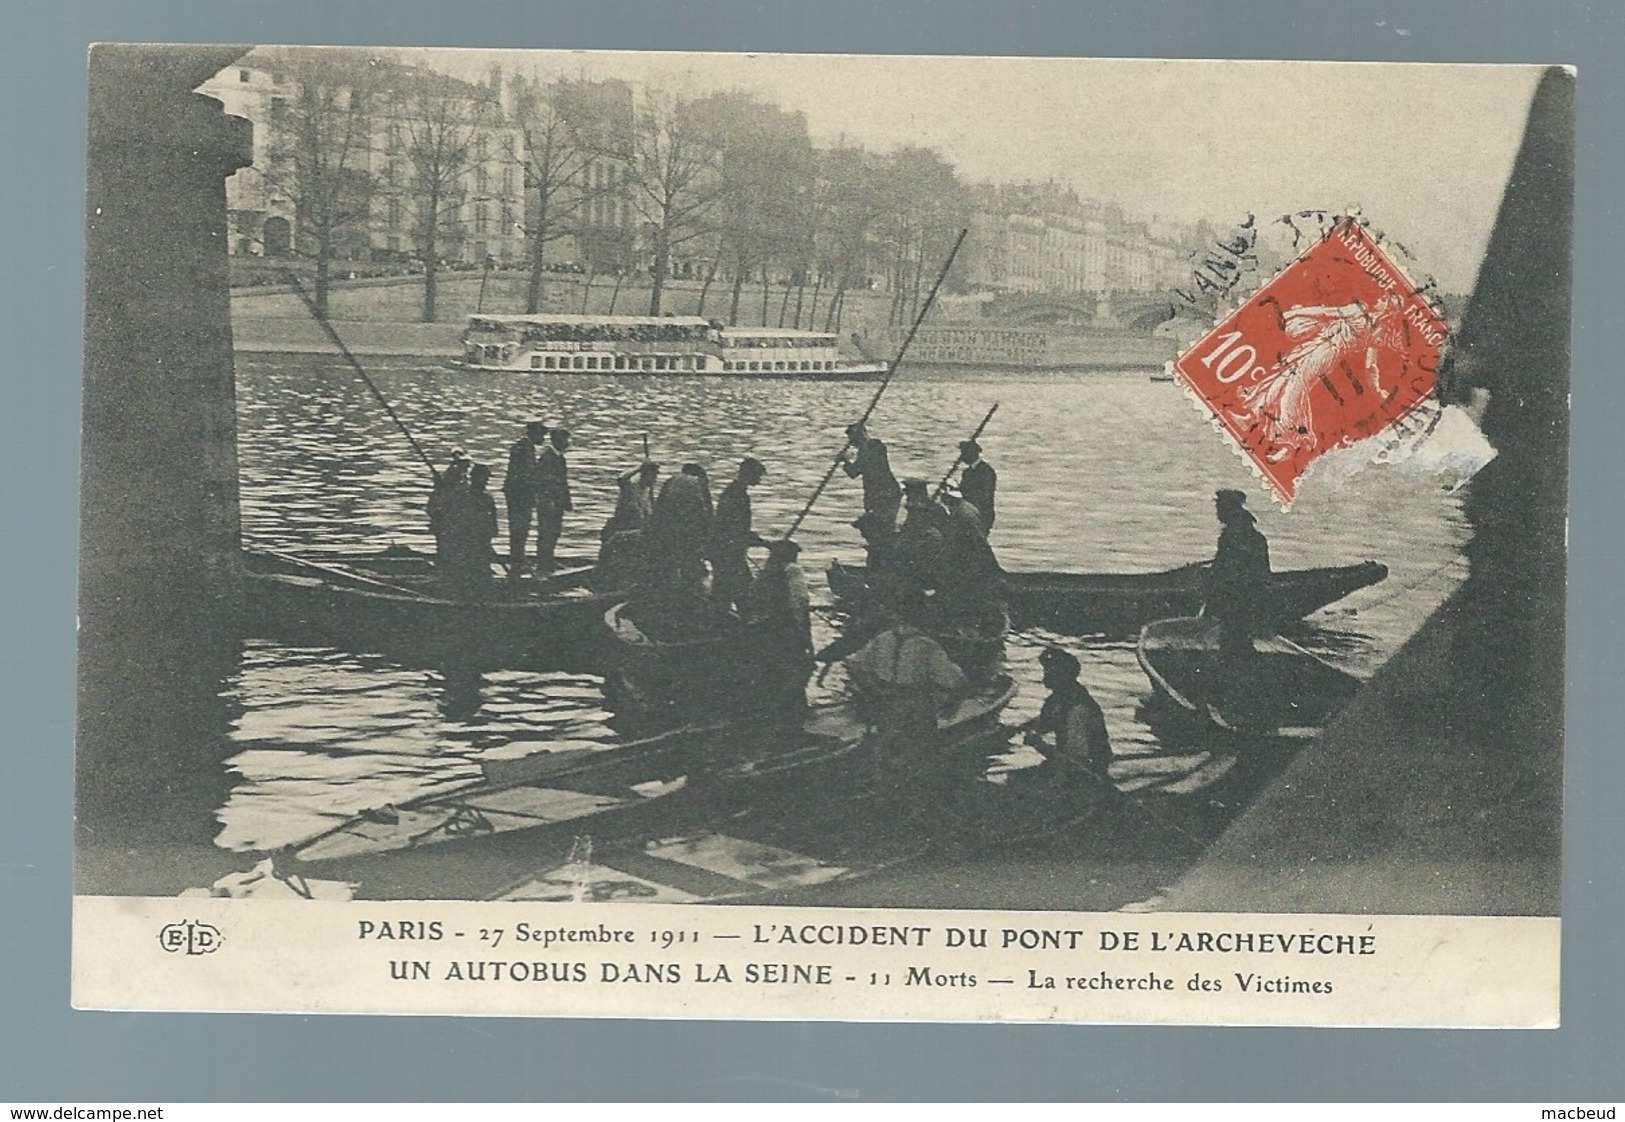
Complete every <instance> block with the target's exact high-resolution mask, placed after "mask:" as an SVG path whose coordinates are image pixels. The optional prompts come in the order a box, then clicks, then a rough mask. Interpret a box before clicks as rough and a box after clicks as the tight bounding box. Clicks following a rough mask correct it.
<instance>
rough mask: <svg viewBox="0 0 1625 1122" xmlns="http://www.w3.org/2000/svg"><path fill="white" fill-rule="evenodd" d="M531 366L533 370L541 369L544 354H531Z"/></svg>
mask: <svg viewBox="0 0 1625 1122" xmlns="http://www.w3.org/2000/svg"><path fill="white" fill-rule="evenodd" d="M530 368H531V369H532V370H540V369H541V368H542V356H541V355H531V356H530Z"/></svg>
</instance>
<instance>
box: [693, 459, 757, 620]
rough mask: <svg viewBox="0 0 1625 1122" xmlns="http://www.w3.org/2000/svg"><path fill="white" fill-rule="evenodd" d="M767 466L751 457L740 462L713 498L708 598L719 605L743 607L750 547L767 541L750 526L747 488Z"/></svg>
mask: <svg viewBox="0 0 1625 1122" xmlns="http://www.w3.org/2000/svg"><path fill="white" fill-rule="evenodd" d="M766 474H767V468H766V467H764V466H763V465H762V461H761V460H758V459H757V458H756V457H755V456H746V457H745V458H744V459H743V460H741V461H740V464H739V471H738V473H737V474H735V476H734V478H733V482H731V483H729V484H728V485H727V486H726V487H724V488H723V489H722V494H721V495H719V496H718V497H717V509H716V518H715V520H714V522H713V523H712V527H711V542H710V548H709V550H708V551H707V552H708V554H709V556H710V560H711V600H712V602H713V603H714V604H716V605H717V607H719V608H734V607H738V608H744V607H745V606H746V602H747V600H748V599H749V597H750V584H751V575H750V560H749V558H748V556H747V553H748V551H749V550H750V548H751V546H758V545H759V546H765V545H766V544H767V541H766V539H764V538H763V537H762V536H761V535H760V534H758V533H756V532H755V531H754V530H752V529H751V512H750V489H751V488H752V487H754V486H755V485H756V484H758V483H760V482H761V481H762V477H763V476H765V475H766Z"/></svg>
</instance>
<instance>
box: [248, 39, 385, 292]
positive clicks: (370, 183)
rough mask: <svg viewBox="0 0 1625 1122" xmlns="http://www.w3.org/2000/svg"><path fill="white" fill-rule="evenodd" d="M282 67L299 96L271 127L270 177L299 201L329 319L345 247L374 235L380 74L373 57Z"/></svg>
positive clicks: (336, 56) (315, 59)
mask: <svg viewBox="0 0 1625 1122" xmlns="http://www.w3.org/2000/svg"><path fill="white" fill-rule="evenodd" d="M279 65H281V66H282V67H284V68H285V71H286V73H287V74H288V76H289V78H290V79H291V88H292V93H293V96H292V97H291V98H289V99H287V100H285V101H283V102H282V103H281V105H280V106H279V107H278V108H276V109H274V110H273V114H272V116H271V119H270V121H269V122H268V125H269V128H268V133H269V137H268V142H267V156H268V159H267V161H266V165H267V172H266V177H267V179H268V180H270V181H271V182H272V183H273V184H274V185H275V186H277V187H279V188H280V189H281V190H282V192H283V193H284V194H286V195H287V196H288V198H289V199H290V200H292V202H293V205H294V215H295V217H296V219H297V223H298V242H299V247H300V250H301V252H303V253H306V254H308V255H309V256H310V257H312V258H313V259H314V261H315V285H314V288H315V295H314V299H315V302H316V307H317V308H318V309H319V310H320V311H321V312H322V313H323V314H324V315H325V314H326V312H327V296H328V274H329V267H330V265H329V263H330V262H331V261H332V260H333V257H334V254H335V252H336V251H337V250H338V249H339V248H340V246H341V244H343V243H344V242H347V241H350V242H354V241H360V242H361V243H363V244H364V243H365V239H366V236H367V229H366V223H367V219H368V217H369V212H370V209H371V206H372V197H373V191H374V188H375V186H376V184H375V182H374V179H373V175H372V172H371V169H370V167H369V163H370V158H371V148H372V144H371V120H370V113H371V111H372V107H373V101H374V96H375V94H376V92H377V89H376V87H377V81H376V75H375V72H374V68H373V67H372V66H371V65H369V60H368V59H367V58H365V57H364V56H360V55H356V54H353V53H350V52H340V51H312V52H303V51H302V52H296V53H295V52H289V53H288V54H286V55H284V56H281V59H280V61H279Z"/></svg>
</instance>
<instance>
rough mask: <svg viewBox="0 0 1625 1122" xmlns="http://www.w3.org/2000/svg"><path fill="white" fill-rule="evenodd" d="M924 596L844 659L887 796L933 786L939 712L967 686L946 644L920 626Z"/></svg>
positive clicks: (906, 602)
mask: <svg viewBox="0 0 1625 1122" xmlns="http://www.w3.org/2000/svg"><path fill="white" fill-rule="evenodd" d="M923 601H924V598H923V597H921V596H906V597H905V598H904V599H903V601H902V603H901V604H900V605H899V611H898V614H897V616H896V617H895V619H894V621H893V622H892V624H891V626H890V627H888V628H886V629H885V630H884V631H882V632H880V634H878V635H876V636H875V637H874V638H873V639H870V640H869V642H868V643H866V644H864V647H863V649H862V650H860V651H858V652H857V653H856V654H854V655H852V656H851V657H850V658H848V659H847V660H846V667H847V671H848V673H850V674H851V675H852V681H853V684H854V685H855V686H856V687H857V689H858V691H859V696H860V698H861V700H862V702H863V706H864V709H865V713H866V716H867V717H868V719H869V722H870V725H871V727H872V728H873V729H874V736H873V738H872V739H871V742H870V743H871V749H872V751H873V753H874V762H875V770H876V778H877V781H878V784H879V788H880V791H881V793H882V794H883V795H895V794H900V793H901V792H903V791H905V790H908V789H914V788H917V787H918V785H919V784H920V782H921V781H924V782H926V783H927V784H929V782H930V780H931V779H932V778H933V777H935V776H936V775H937V774H938V772H939V770H940V769H939V768H938V764H939V762H940V761H939V760H938V759H937V757H936V745H937V713H938V712H939V711H940V710H941V709H942V708H943V706H944V705H946V704H947V703H949V702H951V701H953V700H954V699H955V698H956V697H958V696H960V695H961V694H962V693H963V692H964V691H965V689H966V688H967V687H968V685H969V681H968V679H967V678H966V677H965V672H964V671H963V670H961V669H960V668H959V667H958V666H957V665H956V664H955V663H954V661H953V660H952V659H951V658H949V657H948V653H947V652H946V651H945V650H943V649H942V644H940V643H938V642H937V641H936V640H935V639H933V638H931V636H930V635H927V634H926V633H925V631H923V630H922V629H921V627H920V617H921V615H922V614H923V612H924V607H925V606H924V602H923Z"/></svg>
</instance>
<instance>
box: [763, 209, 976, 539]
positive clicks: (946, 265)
mask: <svg viewBox="0 0 1625 1122" xmlns="http://www.w3.org/2000/svg"><path fill="white" fill-rule="evenodd" d="M968 233H970V230H969V229H962V230H960V231H959V236H958V237H957V238H955V239H954V247H953V248H952V249H950V250H949V251H948V259H947V260H946V261H944V262H943V263H942V271H941V272H940V273H938V274H937V282H936V283H935V284H933V285H932V286H931V294H930V295H929V296H927V297H926V298H925V303H924V304H923V305H921V307H920V314H919V315H917V316H915V317H914V325H913V326H912V327H910V328H909V329H908V334H907V335H906V336H905V337H904V338H903V345H902V346H901V347H899V348H897V357H896V358H894V359H892V362H891V368H890V369H888V370H887V371H886V377H885V378H884V379H882V381H881V383H880V388H879V389H877V390H875V395H874V396H873V397H871V398H870V399H869V407H868V408H867V409H865V410H864V411H863V416H861V417H859V418H858V420H857V423H858V424H859V425H862V424H867V423H868V421H869V418H870V417H871V416H873V415H874V411H875V407H876V406H877V405H879V404H880V398H881V395H883V394H884V393H885V392H886V387H887V386H889V385H891V380H892V379H893V378H894V377H896V375H897V370H898V367H900V366H902V365H903V356H904V355H906V354H908V348H909V344H911V343H913V342H914V336H915V335H917V334H918V333H919V330H920V325H921V324H923V323H924V322H925V317H926V316H928V315H930V314H931V305H932V304H934V303H936V300H937V292H938V290H940V289H941V288H942V282H943V281H945V280H947V279H948V270H949V269H952V268H953V266H954V258H955V257H956V256H958V255H959V247H960V246H962V245H964V244H965V235H966V234H968ZM850 447H852V438H851V437H850V436H848V437H847V439H846V443H845V444H843V445H841V450H840V451H839V452H837V453H835V459H834V461H833V462H832V463H831V464H830V465H829V470H828V471H826V472H825V473H824V478H823V479H820V480H819V481H818V486H817V487H816V488H815V489H814V490H813V493H812V498H810V499H808V500H807V505H806V506H804V507H802V508H801V513H800V514H798V515H796V520H795V521H794V522H792V523H790V528H789V529H788V530H786V531H785V532H784V536H785V538H787V539H788V538H792V537H794V536H795V533H796V531H797V530H799V529H801V524H802V522H804V521H806V518H807V515H809V514H811V513H812V508H813V507H815V506H817V505H818V499H819V496H821V495H822V494H823V493H824V488H825V487H828V486H829V481H830V480H831V479H833V478H835V469H837V468H838V467H840V466H841V461H842V460H844V459H845V458H846V450H847V449H848V448H850Z"/></svg>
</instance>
